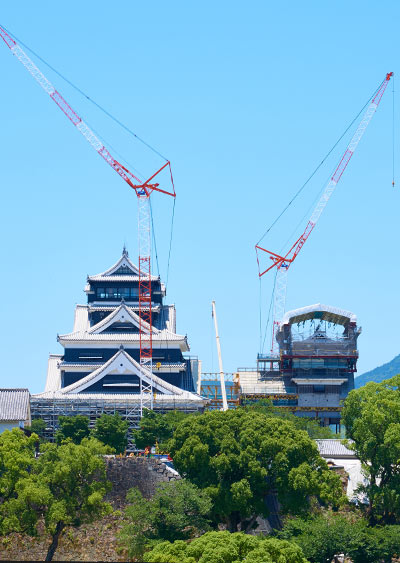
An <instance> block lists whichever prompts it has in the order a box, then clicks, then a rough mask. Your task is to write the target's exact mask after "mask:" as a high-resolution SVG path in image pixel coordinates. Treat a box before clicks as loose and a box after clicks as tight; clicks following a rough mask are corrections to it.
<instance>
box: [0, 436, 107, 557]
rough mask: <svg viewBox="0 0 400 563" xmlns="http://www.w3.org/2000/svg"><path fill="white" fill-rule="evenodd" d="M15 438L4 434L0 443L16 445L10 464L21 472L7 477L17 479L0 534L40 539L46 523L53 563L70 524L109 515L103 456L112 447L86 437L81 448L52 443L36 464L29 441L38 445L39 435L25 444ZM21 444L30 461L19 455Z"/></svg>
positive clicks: (2, 510)
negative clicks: (40, 528) (41, 525)
mask: <svg viewBox="0 0 400 563" xmlns="http://www.w3.org/2000/svg"><path fill="white" fill-rule="evenodd" d="M17 432H19V431H17ZM10 434H11V433H9V435H8V436H6V437H5V439H4V438H3V435H1V436H0V442H2V443H3V444H4V443H6V444H7V442H8V443H10V441H13V444H14V445H13V446H12V447H11V449H10V450H8V458H9V462H8V463H9V465H10V466H11V465H14V466H15V467H19V470H18V472H17V471H16V470H14V471H13V472H10V471H8V472H7V473H11V474H13V475H14V481H15V482H14V483H13V490H14V492H13V494H11V495H9V496H8V498H7V499H6V500H5V501H4V502H3V503H2V504H1V505H0V516H1V518H0V522H1V525H0V526H1V532H2V533H9V532H12V531H17V532H26V533H28V534H32V535H35V534H36V533H37V526H38V523H39V522H40V521H41V519H43V520H44V524H45V528H46V530H47V532H48V533H49V534H50V536H51V544H50V546H49V549H48V553H47V557H46V561H51V560H52V557H53V555H54V552H55V551H56V549H57V545H58V539H59V536H60V534H61V532H62V530H63V529H64V528H65V526H66V525H73V526H79V525H80V524H81V523H83V522H90V521H92V520H94V519H96V518H97V517H99V516H101V515H103V514H105V513H107V512H108V511H110V506H109V505H108V504H107V503H105V502H104V501H103V497H104V495H105V493H106V491H107V490H108V489H109V487H110V485H109V483H108V481H107V480H106V474H105V463H104V461H103V459H102V458H101V457H100V454H105V453H109V448H107V447H105V446H104V445H103V444H101V443H100V442H98V441H97V440H95V439H93V438H92V439H87V438H84V439H83V440H82V442H81V444H80V445H76V444H74V443H73V442H71V441H69V442H66V443H64V444H62V445H61V446H57V445H56V444H49V443H47V444H42V446H41V455H40V456H39V457H38V458H36V459H35V458H34V456H33V455H31V453H30V448H31V444H30V440H31V439H32V438H33V440H37V436H35V435H32V436H31V437H30V438H26V437H24V439H21V438H20V436H17V435H16V433H13V436H12V437H11V440H10ZM21 434H22V433H21ZM21 444H22V446H23V450H24V452H26V459H25V457H21V455H20V453H19V451H18V448H19V446H20V445H21ZM28 456H30V457H29V459H28ZM27 461H28V464H27ZM28 467H29V471H28ZM17 473H18V475H17Z"/></svg>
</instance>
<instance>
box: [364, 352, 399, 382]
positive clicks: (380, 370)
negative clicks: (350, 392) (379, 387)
mask: <svg viewBox="0 0 400 563" xmlns="http://www.w3.org/2000/svg"><path fill="white" fill-rule="evenodd" d="M399 373H400V354H399V355H398V356H396V357H394V358H393V360H391V361H390V362H388V363H387V364H383V366H379V367H377V368H375V369H372V370H371V371H367V372H366V373H363V374H362V375H360V376H359V377H356V379H355V382H354V383H355V387H356V388H357V389H358V388H359V387H362V386H363V385H365V384H366V383H368V382H369V381H376V382H377V383H379V382H381V381H383V380H384V379H389V378H390V377H393V376H395V375H397V374H399Z"/></svg>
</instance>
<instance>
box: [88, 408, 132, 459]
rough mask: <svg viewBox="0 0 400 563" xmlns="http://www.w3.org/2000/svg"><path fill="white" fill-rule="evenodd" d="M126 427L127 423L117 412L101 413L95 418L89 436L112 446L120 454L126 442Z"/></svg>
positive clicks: (127, 426)
mask: <svg viewBox="0 0 400 563" xmlns="http://www.w3.org/2000/svg"><path fill="white" fill-rule="evenodd" d="M128 428H129V423H128V422H127V421H126V420H123V419H122V418H121V416H120V414H119V413H115V414H113V415H111V414H102V415H101V416H100V418H98V419H97V420H96V424H95V425H94V428H93V429H92V431H91V436H93V438H97V440H100V442H102V443H103V444H106V445H107V446H110V447H111V448H113V449H114V450H115V452H116V453H117V454H121V453H123V452H124V451H125V449H126V446H127V444H128V439H127V433H128Z"/></svg>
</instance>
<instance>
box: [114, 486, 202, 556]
mask: <svg viewBox="0 0 400 563" xmlns="http://www.w3.org/2000/svg"><path fill="white" fill-rule="evenodd" d="M127 500H128V502H129V503H130V504H129V505H128V507H127V508H126V510H125V520H126V524H125V525H124V526H123V529H122V531H121V535H120V539H121V542H122V543H123V544H124V545H125V546H126V547H127V549H128V553H129V555H130V556H131V557H140V556H141V555H142V554H143V553H144V550H145V548H146V546H147V545H148V544H149V541H150V540H153V539H162V540H169V541H174V540H178V539H182V540H183V539H187V538H190V537H192V536H193V534H194V533H203V532H204V531H206V530H207V529H208V528H209V525H208V519H207V516H208V514H209V513H210V510H211V499H210V498H209V497H208V495H207V494H206V493H205V492H203V491H201V490H199V489H198V488H197V487H196V486H195V485H193V484H192V483H190V482H189V481H186V480H180V481H170V482H169V483H162V484H160V485H159V486H158V488H157V490H156V493H155V494H154V496H153V497H152V498H151V499H149V500H148V499H145V498H144V497H143V496H142V494H141V493H140V491H139V490H138V489H132V490H131V491H129V493H128V495H127Z"/></svg>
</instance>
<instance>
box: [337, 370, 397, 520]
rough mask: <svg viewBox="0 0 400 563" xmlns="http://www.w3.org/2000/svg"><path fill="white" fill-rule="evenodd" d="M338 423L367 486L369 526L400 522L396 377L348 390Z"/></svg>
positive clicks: (365, 487) (363, 491)
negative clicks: (344, 427)
mask: <svg viewBox="0 0 400 563" xmlns="http://www.w3.org/2000/svg"><path fill="white" fill-rule="evenodd" d="M342 420H343V423H344V424H345V426H346V435H347V437H348V438H351V439H352V440H354V443H352V444H351V443H350V447H351V448H353V449H354V451H355V453H356V455H357V457H358V458H359V459H360V460H361V462H362V464H363V470H364V473H365V475H366V477H367V478H368V481H369V482H368V483H367V484H366V485H363V486H361V487H360V492H361V493H365V494H366V496H367V498H368V499H369V500H368V502H369V506H368V518H369V521H370V523H372V524H375V523H388V524H389V523H395V522H399V521H400V375H397V376H396V377H393V378H392V379H389V380H387V381H383V382H382V383H372V382H371V383H368V384H367V385H365V386H364V387H361V388H360V389H356V390H354V391H351V392H350V393H349V395H348V397H347V398H346V400H345V403H344V408H343V411H342Z"/></svg>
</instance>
